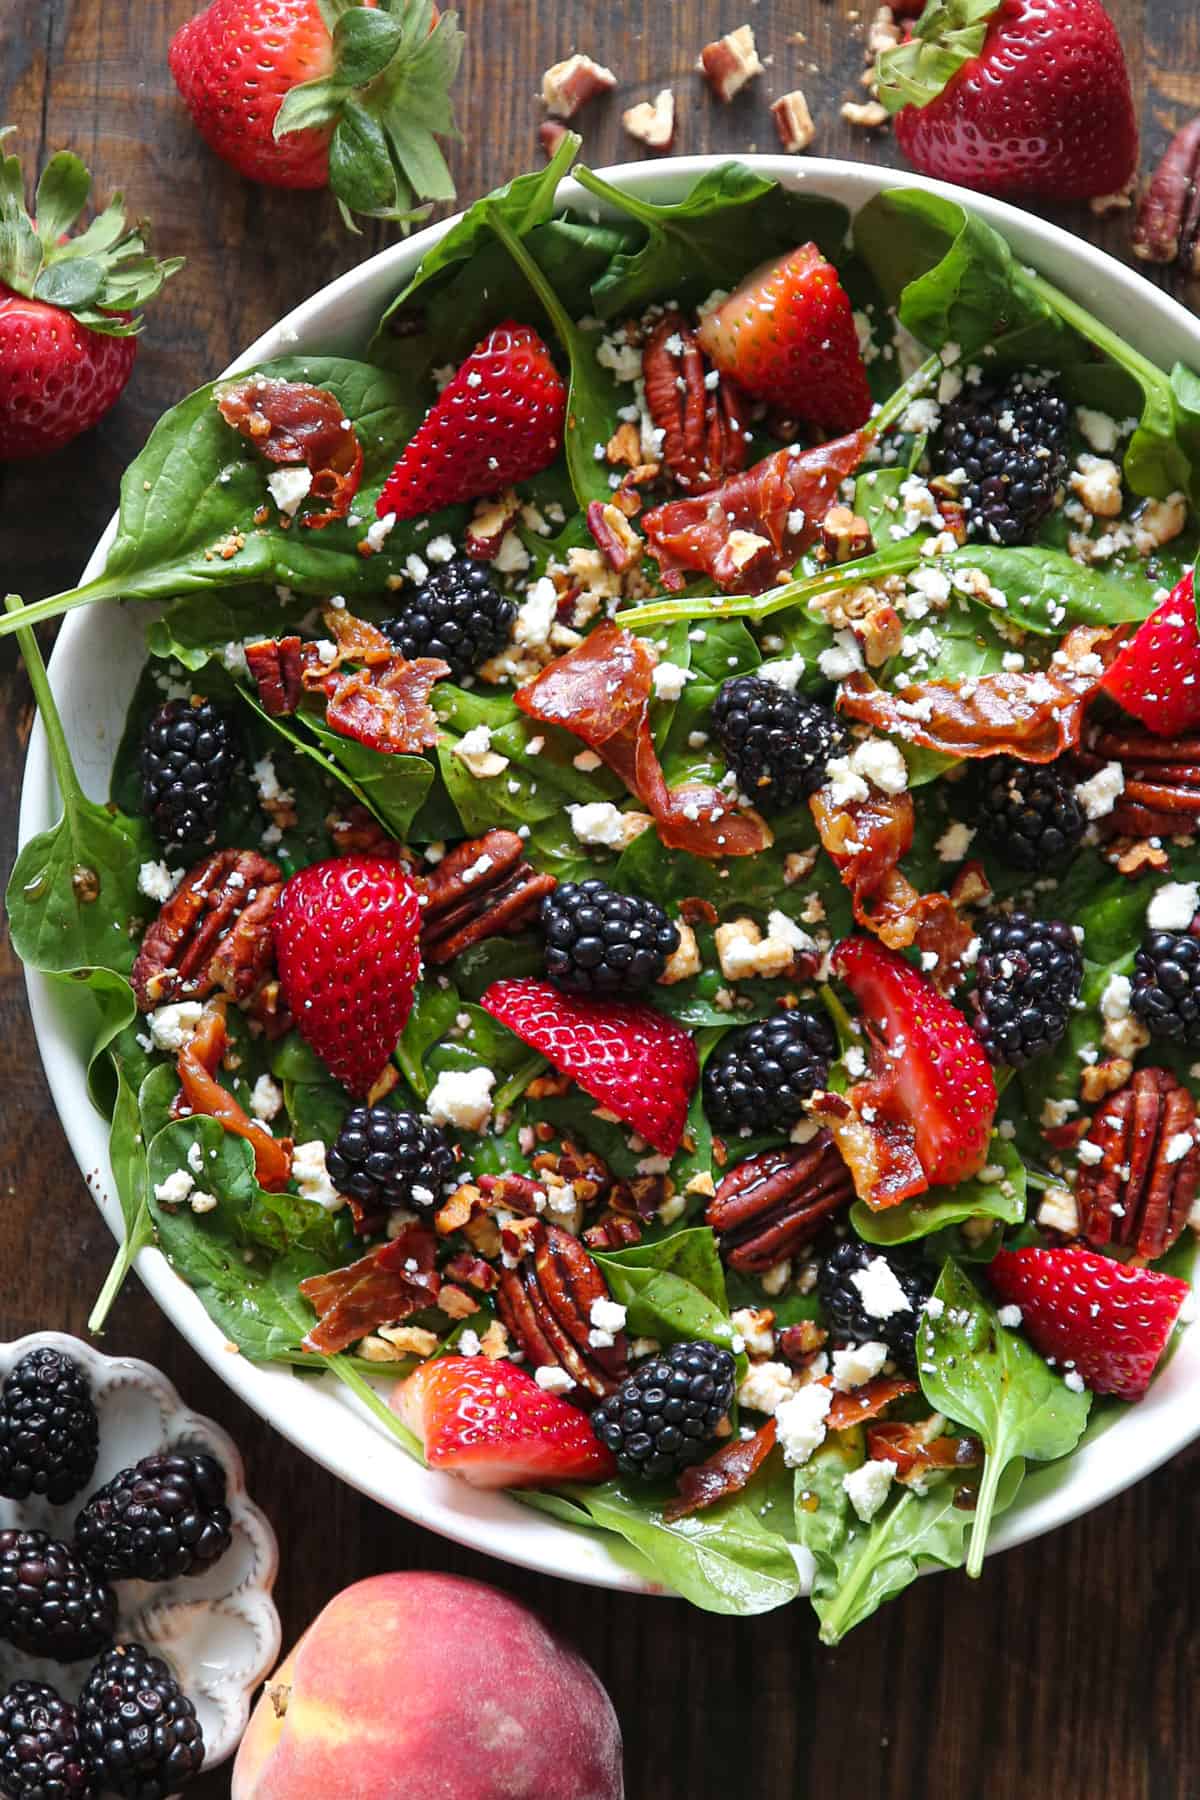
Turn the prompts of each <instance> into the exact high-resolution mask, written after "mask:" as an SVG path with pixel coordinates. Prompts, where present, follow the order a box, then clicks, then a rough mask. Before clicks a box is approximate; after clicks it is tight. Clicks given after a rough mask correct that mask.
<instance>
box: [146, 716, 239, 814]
mask: <svg viewBox="0 0 1200 1800" xmlns="http://www.w3.org/2000/svg"><path fill="white" fill-rule="evenodd" d="M237 760H238V752H237V744H236V741H235V738H234V734H233V727H232V725H231V724H230V722H229V720H228V719H227V718H226V716H225V714H224V713H222V712H219V711H218V709H217V708H216V707H215V706H213V705H212V703H211V702H210V701H208V700H202V699H192V700H168V701H166V702H165V703H164V705H162V706H160V707H159V708H158V710H157V712H155V713H153V714H152V715H151V717H150V719H149V720H148V722H147V724H146V728H145V731H144V733H143V735H142V747H141V771H142V802H143V806H144V807H145V811H146V815H147V817H148V818H149V820H150V824H151V827H152V828H153V831H154V835H155V837H157V839H158V840H159V842H160V843H161V844H163V845H165V846H167V847H168V848H170V847H178V848H180V849H188V848H199V847H200V846H202V845H204V844H210V843H211V842H212V841H213V839H214V837H215V836H216V830H217V821H218V820H219V818H220V816H221V809H222V807H223V806H224V804H225V798H226V795H227V794H228V792H229V783H230V780H231V778H232V776H233V772H234V769H235V767H236V766H237Z"/></svg>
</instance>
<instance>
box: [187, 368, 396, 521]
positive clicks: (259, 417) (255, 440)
mask: <svg viewBox="0 0 1200 1800" xmlns="http://www.w3.org/2000/svg"><path fill="white" fill-rule="evenodd" d="M216 402H217V410H218V412H219V413H220V415H221V417H222V418H223V419H224V421H225V423H226V424H227V425H232V426H233V428H234V430H235V431H240V432H241V434H242V436H243V437H244V438H247V439H249V441H250V443H252V444H253V445H254V448H255V449H256V450H257V451H258V453H259V455H260V456H265V457H266V459H267V461H268V462H274V463H291V464H297V463H303V464H304V465H305V467H306V468H308V469H309V470H311V472H312V478H313V479H312V487H311V488H310V489H309V493H310V495H311V496H312V497H313V498H315V499H317V500H323V501H325V502H326V510H325V511H324V512H321V513H304V514H303V515H302V516H301V519H300V523H301V524H302V525H305V526H307V527H308V529H309V530H311V531H321V530H323V529H324V527H325V526H326V525H332V524H333V522H334V520H335V519H344V518H345V517H346V514H347V513H348V512H349V511H350V502H351V501H352V500H353V498H354V496H355V494H356V493H357V492H358V485H359V482H360V481H361V480H362V468H363V452H362V445H361V444H360V443H359V441H358V433H357V432H356V431H355V429H354V427H353V425H352V424H351V423H350V421H349V420H348V419H347V418H346V415H345V412H344V410H343V408H342V403H341V401H340V400H338V399H337V398H336V397H335V395H333V394H331V393H329V392H328V390H327V389H325V388H319V387H312V386H311V385H310V384H309V383H308V382H306V381H283V380H280V379H279V378H278V377H276V376H266V375H245V376H243V377H242V378H241V380H239V381H229V382H225V383H224V384H223V385H222V386H221V387H219V388H218V389H217V392H216Z"/></svg>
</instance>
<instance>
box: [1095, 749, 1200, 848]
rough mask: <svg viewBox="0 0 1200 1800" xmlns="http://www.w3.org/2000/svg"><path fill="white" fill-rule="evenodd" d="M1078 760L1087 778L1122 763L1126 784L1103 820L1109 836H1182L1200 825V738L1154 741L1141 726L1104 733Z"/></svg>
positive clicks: (1102, 823)
mask: <svg viewBox="0 0 1200 1800" xmlns="http://www.w3.org/2000/svg"><path fill="white" fill-rule="evenodd" d="M1075 760H1076V762H1077V763H1078V765H1079V767H1080V769H1081V770H1082V771H1083V772H1084V773H1085V774H1087V775H1094V774H1096V773H1097V772H1098V771H1099V770H1100V769H1102V768H1104V767H1105V765H1106V764H1108V763H1110V762H1118V763H1120V765H1121V769H1122V771H1123V773H1124V776H1125V786H1124V788H1123V789H1122V791H1121V794H1120V796H1119V798H1118V800H1117V803H1116V805H1115V806H1114V807H1113V810H1112V811H1111V813H1109V814H1108V816H1107V817H1106V818H1104V819H1103V820H1102V821H1101V825H1102V827H1103V829H1104V830H1105V831H1106V832H1111V833H1118V834H1120V835H1122V836H1128V837H1136V838H1148V837H1178V836H1180V835H1181V834H1184V833H1187V832H1190V831H1193V830H1195V828H1196V826H1197V824H1200V737H1184V738H1180V737H1176V738H1163V737H1155V736H1154V734H1153V732H1150V731H1143V730H1140V729H1139V728H1138V727H1137V726H1134V727H1132V728H1131V729H1130V730H1128V731H1101V732H1097V733H1096V734H1095V735H1094V736H1093V737H1091V738H1090V739H1089V741H1088V744H1087V747H1086V749H1080V750H1079V751H1077V753H1076V757H1075Z"/></svg>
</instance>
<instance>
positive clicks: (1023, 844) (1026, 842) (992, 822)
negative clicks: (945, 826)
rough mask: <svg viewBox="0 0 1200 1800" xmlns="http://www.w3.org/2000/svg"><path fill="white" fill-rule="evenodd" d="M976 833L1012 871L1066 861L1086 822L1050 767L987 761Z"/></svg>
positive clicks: (1013, 760) (1013, 759) (1064, 783)
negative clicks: (979, 833) (1011, 867)
mask: <svg viewBox="0 0 1200 1800" xmlns="http://www.w3.org/2000/svg"><path fill="white" fill-rule="evenodd" d="M978 808H979V810H978V815H977V816H978V819H979V829H980V830H981V832H982V833H983V835H984V837H985V838H986V839H987V841H988V843H989V844H991V845H992V847H993V848H994V849H996V850H998V851H999V852H1000V854H1001V855H1002V856H1003V857H1004V858H1005V860H1006V861H1007V862H1009V863H1011V864H1012V866H1013V867H1014V868H1016V869H1046V868H1051V867H1054V866H1056V865H1059V864H1062V863H1064V862H1066V860H1067V859H1068V858H1069V857H1070V856H1071V855H1072V854H1073V853H1074V851H1075V849H1076V847H1077V846H1078V844H1079V840H1080V838H1081V837H1082V836H1083V833H1084V828H1085V827H1086V825H1087V820H1086V819H1085V818H1084V816H1083V808H1082V807H1081V806H1080V804H1079V802H1078V800H1077V799H1076V798H1075V790H1074V788H1073V787H1072V786H1071V785H1070V783H1069V782H1067V781H1065V780H1064V779H1063V777H1062V776H1061V775H1060V774H1059V773H1058V771H1057V769H1055V768H1054V767H1053V765H1051V764H1048V763H1026V762H1018V761H1017V759H1016V757H1013V756H995V757H990V758H989V759H988V761H987V762H986V763H985V764H984V767H983V770H982V772H981V776H980V780H979V787H978Z"/></svg>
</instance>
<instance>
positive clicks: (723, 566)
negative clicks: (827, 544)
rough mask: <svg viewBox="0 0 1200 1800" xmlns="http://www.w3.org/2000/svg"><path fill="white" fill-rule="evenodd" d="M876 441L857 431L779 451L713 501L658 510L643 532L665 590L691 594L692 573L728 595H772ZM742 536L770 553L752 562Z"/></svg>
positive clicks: (716, 492)
mask: <svg viewBox="0 0 1200 1800" xmlns="http://www.w3.org/2000/svg"><path fill="white" fill-rule="evenodd" d="M869 441H870V439H869V434H868V433H866V432H864V431H856V432H852V433H851V434H850V436H849V437H842V438H834V439H833V440H832V442H830V443H828V444H818V445H817V447H816V448H815V449H813V450H802V449H799V448H798V447H797V446H793V447H792V448H790V449H787V450H776V451H775V452H774V453H773V454H772V455H771V456H765V457H763V459H762V461H761V462H756V463H755V464H754V465H753V467H752V468H749V469H744V470H743V471H742V472H741V473H740V474H738V475H734V476H733V477H732V478H731V479H730V480H729V481H726V482H724V483H723V484H722V486H720V487H718V488H714V489H713V490H712V491H711V492H710V493H707V494H700V495H695V496H691V497H689V498H688V499H686V500H669V501H668V502H667V503H666V505H665V506H656V507H655V508H654V510H653V511H652V512H648V513H647V514H646V516H645V518H644V519H643V520H642V529H643V531H644V532H645V534H646V539H647V542H648V543H649V546H650V553H651V555H652V556H654V557H655V558H656V559H657V562H658V566H659V568H660V570H661V571H662V582H663V586H664V587H667V588H681V587H683V585H684V578H685V572H686V573H690V574H700V575H711V576H712V578H713V580H714V581H715V582H716V583H717V586H718V587H720V588H721V589H722V590H723V591H724V592H725V593H738V592H742V593H751V594H757V593H761V592H762V590H763V588H767V587H770V585H771V583H772V582H773V581H775V580H777V578H778V577H779V575H780V573H781V572H782V571H783V570H784V569H790V568H791V566H792V564H793V563H794V562H795V561H796V559H797V557H798V556H799V555H800V554H801V552H802V551H804V550H806V549H807V548H808V546H809V545H810V544H811V543H812V541H813V539H814V538H815V537H816V535H817V531H818V529H819V527H820V523H821V520H822V519H823V518H824V516H825V514H826V513H827V512H828V510H829V508H830V507H831V506H832V505H833V504H834V502H835V501H836V499H837V497H838V488H839V486H840V485H841V483H842V482H843V481H844V480H845V478H846V477H847V476H848V475H852V474H853V473H854V471H855V469H857V467H858V465H859V464H860V463H861V461H862V459H863V456H864V455H865V453H866V449H867V444H868V443H869ZM736 534H741V535H742V539H743V540H744V539H745V537H746V535H747V534H748V535H749V536H751V537H753V538H760V539H763V540H764V541H765V545H766V549H765V550H763V551H761V552H759V553H758V554H755V555H753V557H752V559H751V560H746V553H747V550H748V549H749V548H750V546H747V545H746V544H745V543H744V541H742V542H741V543H739V541H738V537H737V535H736ZM731 540H732V542H731Z"/></svg>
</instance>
